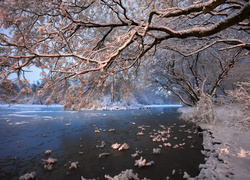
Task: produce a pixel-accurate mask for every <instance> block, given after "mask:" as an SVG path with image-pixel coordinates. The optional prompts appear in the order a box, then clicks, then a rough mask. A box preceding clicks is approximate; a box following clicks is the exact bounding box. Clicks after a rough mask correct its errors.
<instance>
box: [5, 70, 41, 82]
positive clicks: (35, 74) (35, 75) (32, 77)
mask: <svg viewBox="0 0 250 180" xmlns="http://www.w3.org/2000/svg"><path fill="white" fill-rule="evenodd" d="M27 70H28V71H32V72H26V73H25V77H26V79H28V80H29V81H30V84H33V83H36V81H39V80H40V78H41V77H40V73H41V72H42V71H41V69H38V68H37V67H34V66H32V67H31V68H30V69H27ZM14 78H17V75H16V74H12V75H10V76H9V79H14Z"/></svg>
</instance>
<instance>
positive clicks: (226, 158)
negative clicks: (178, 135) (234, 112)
mask: <svg viewBox="0 0 250 180" xmlns="http://www.w3.org/2000/svg"><path fill="white" fill-rule="evenodd" d="M193 109H194V108H180V110H179V111H180V112H182V113H183V114H182V117H184V118H185V119H191V118H193V117H192V116H193ZM221 110H222V109H217V112H216V113H217V114H216V115H217V117H216V118H218V119H219V120H218V121H217V123H216V124H214V125H207V124H199V127H200V128H201V130H202V134H203V146H204V150H203V151H202V153H203V154H204V155H205V156H206V158H205V161H206V162H205V164H201V165H200V174H199V175H198V176H196V177H193V178H191V177H190V176H189V175H188V174H187V173H185V174H184V178H186V179H192V180H193V179H241V180H248V179H250V143H249V138H250V132H249V131H242V130H241V129H238V128H235V127H231V126H226V124H227V123H226V122H225V121H227V120H226V118H227V117H226V116H224V117H220V116H218V115H219V114H221V112H219V111H221ZM223 111H224V113H223V114H225V112H226V111H227V110H226V109H223ZM223 118H224V120H223Z"/></svg>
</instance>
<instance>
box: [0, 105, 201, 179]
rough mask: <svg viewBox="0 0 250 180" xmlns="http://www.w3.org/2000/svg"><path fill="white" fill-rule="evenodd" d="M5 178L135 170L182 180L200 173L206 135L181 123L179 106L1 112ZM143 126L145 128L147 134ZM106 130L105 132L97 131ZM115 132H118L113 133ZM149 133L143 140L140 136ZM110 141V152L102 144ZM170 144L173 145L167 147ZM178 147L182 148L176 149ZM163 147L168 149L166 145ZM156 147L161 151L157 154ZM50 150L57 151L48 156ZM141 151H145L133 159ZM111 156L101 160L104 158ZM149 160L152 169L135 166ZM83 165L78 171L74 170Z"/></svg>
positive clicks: (0, 172) (0, 158)
mask: <svg viewBox="0 0 250 180" xmlns="http://www.w3.org/2000/svg"><path fill="white" fill-rule="evenodd" d="M0 109H1V110H0V127H1V129H0V179H2V180H3V179H8V180H9V179H19V177H20V176H21V175H24V174H25V173H27V172H32V171H35V172H36V177H37V179H39V180H50V179H51V180H56V179H60V180H62V179H72V180H74V179H77V180H80V179H81V176H83V177H84V178H86V179H94V178H95V179H105V178H104V176H105V175H110V176H111V177H114V176H115V175H118V174H119V173H120V172H121V171H124V170H126V169H133V172H134V173H137V174H138V176H139V178H141V179H143V178H144V177H146V178H147V179H153V180H161V179H162V180H163V179H166V177H169V178H170V179H182V177H183V174H184V172H185V171H186V172H187V173H188V174H189V175H191V176H196V175H198V174H199V168H198V167H199V164H201V163H204V156H203V155H202V154H201V152H200V151H201V150H202V137H201V136H200V135H198V134H197V133H196V131H195V128H194V125H193V124H191V123H187V122H185V121H182V120H179V119H178V116H179V113H178V112H177V108H176V107H165V108H160V107H157V108H151V109H148V110H116V111H80V112H72V111H64V110H62V107H61V106H49V107H47V106H37V105H34V106H13V107H10V108H3V107H1V108H0ZM138 126H144V129H145V130H144V131H142V130H141V129H140V128H138ZM164 127H165V131H166V130H169V137H168V139H167V140H166V141H165V142H162V141H161V142H153V141H152V137H150V135H154V133H157V132H158V131H164ZM96 129H98V130H100V132H99V133H97V132H95V130H96ZM109 129H114V131H113V132H109ZM138 132H143V133H144V135H143V136H138V135H137V133H138ZM102 141H103V142H104V143H105V146H104V148H97V147H96V145H101V142H102ZM114 143H119V144H123V143H127V144H128V145H129V149H128V150H123V151H118V150H114V149H112V148H111V145H112V144H114ZM164 143H170V144H171V145H172V146H171V147H165V146H164V145H163V144H164ZM174 145H179V147H177V148H173V147H174ZM161 146H162V147H161ZM153 148H160V149H161V153H160V154H154V153H153ZM46 150H52V153H51V154H50V155H46V154H45V153H44V152H45V151H46ZM136 150H139V151H141V152H142V153H141V154H140V155H139V156H138V157H136V158H132V157H131V154H134V153H135V151H136ZM101 153H109V154H110V155H109V156H105V157H101V158H99V154H101ZM141 156H142V157H143V158H145V159H146V160H147V162H149V161H154V164H153V165H152V166H147V167H141V168H138V167H135V166H134V164H135V160H138V159H139V158H140V157H141ZM49 157H51V158H54V159H57V162H56V163H55V164H53V169H52V170H48V169H45V168H44V165H43V163H42V162H43V161H42V159H48V158H49ZM76 161H78V162H79V163H78V168H77V169H69V167H70V165H71V163H70V162H76Z"/></svg>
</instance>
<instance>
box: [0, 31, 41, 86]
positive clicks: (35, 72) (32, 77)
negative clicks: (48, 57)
mask: <svg viewBox="0 0 250 180" xmlns="http://www.w3.org/2000/svg"><path fill="white" fill-rule="evenodd" d="M0 33H4V34H6V35H8V36H11V34H10V33H9V30H8V29H4V28H1V29H0ZM26 70H28V71H31V72H26V73H25V77H26V79H28V80H29V81H30V84H32V83H36V82H37V81H39V80H40V78H41V77H40V73H41V72H42V71H41V69H39V68H36V67H34V66H32V67H30V68H29V69H28V68H26ZM15 78H17V75H16V74H12V75H10V76H9V79H15Z"/></svg>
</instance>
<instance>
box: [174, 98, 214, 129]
mask: <svg viewBox="0 0 250 180" xmlns="http://www.w3.org/2000/svg"><path fill="white" fill-rule="evenodd" d="M179 111H180V112H181V118H182V119H184V120H188V121H192V122H194V123H201V124H210V125H214V124H216V123H217V121H218V119H217V118H216V116H215V109H214V103H213V99H212V97H211V96H209V95H208V94H205V93H202V95H201V97H200V100H199V101H198V103H197V104H196V106H195V107H192V108H186V109H185V108H181V109H180V110H179Z"/></svg>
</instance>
